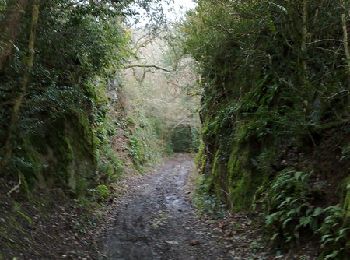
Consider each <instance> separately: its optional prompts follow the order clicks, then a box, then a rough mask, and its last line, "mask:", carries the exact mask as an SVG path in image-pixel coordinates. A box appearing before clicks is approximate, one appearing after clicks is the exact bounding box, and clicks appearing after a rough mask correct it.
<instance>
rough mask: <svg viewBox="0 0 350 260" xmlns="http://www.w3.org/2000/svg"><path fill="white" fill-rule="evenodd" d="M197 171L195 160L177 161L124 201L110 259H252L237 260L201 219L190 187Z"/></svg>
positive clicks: (108, 246) (109, 244)
mask: <svg viewBox="0 0 350 260" xmlns="http://www.w3.org/2000/svg"><path fill="white" fill-rule="evenodd" d="M193 169H194V164H193V159H192V158H191V157H190V156H188V155H177V156H175V157H173V158H171V159H168V160H167V161H166V162H165V163H164V164H163V165H162V166H160V167H158V168H157V169H156V170H155V171H154V173H153V174H152V175H150V176H147V178H144V180H142V181H141V182H140V183H139V185H137V187H134V188H133V189H132V190H130V191H129V192H128V194H127V195H125V196H124V197H122V198H121V199H119V200H118V205H119V206H118V207H116V209H115V212H114V213H113V228H111V229H110V230H109V231H108V235H107V238H106V239H105V243H104V251H105V252H104V254H105V255H106V257H107V258H108V259H120V260H121V259H142V260H147V259H167V260H168V259H181V260H187V259H201V260H202V259H248V258H245V256H243V257H235V256H233V255H232V240H231V239H230V240H231V241H230V242H227V241H226V240H225V239H224V238H223V236H222V233H221V234H220V232H219V230H216V229H215V228H214V229H213V226H212V225H211V224H210V223H209V224H208V222H206V221H203V220H201V219H200V218H199V217H198V216H197V215H196V214H195V211H194V209H193V207H192V206H191V203H190V201H189V199H188V197H189V196H188V193H189V191H188V187H187V182H188V177H189V174H190V173H191V171H193ZM239 239H244V238H242V237H239ZM243 243H245V241H243ZM239 255H242V254H239ZM250 259H254V257H251V258H250ZM259 259H261V258H260V257H259Z"/></svg>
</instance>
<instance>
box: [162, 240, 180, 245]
mask: <svg viewBox="0 0 350 260" xmlns="http://www.w3.org/2000/svg"><path fill="white" fill-rule="evenodd" d="M165 243H167V244H169V245H178V244H179V242H177V241H165Z"/></svg>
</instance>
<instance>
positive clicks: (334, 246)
mask: <svg viewBox="0 0 350 260" xmlns="http://www.w3.org/2000/svg"><path fill="white" fill-rule="evenodd" d="M311 194H312V192H311V190H310V182H309V175H308V174H305V173H303V172H297V171H294V170H291V169H289V170H285V171H283V172H281V173H280V174H279V175H278V176H277V178H276V179H275V180H274V181H273V183H272V184H271V186H270V188H269V189H268V190H267V192H266V198H265V199H266V205H267V216H266V221H265V224H266V228H267V230H268V232H269V235H271V241H272V242H274V243H277V244H279V245H281V246H286V245H290V244H295V243H297V242H299V241H300V239H301V238H304V239H305V238H306V237H307V236H309V237H311V236H317V237H320V247H321V252H322V254H321V257H322V259H346V256H347V255H348V254H349V252H350V244H349V237H350V227H349V221H348V219H347V218H346V214H345V210H344V209H343V208H341V207H339V206H330V207H327V208H320V207H315V206H313V205H312V199H313V198H312V195H311ZM303 236H304V237H303Z"/></svg>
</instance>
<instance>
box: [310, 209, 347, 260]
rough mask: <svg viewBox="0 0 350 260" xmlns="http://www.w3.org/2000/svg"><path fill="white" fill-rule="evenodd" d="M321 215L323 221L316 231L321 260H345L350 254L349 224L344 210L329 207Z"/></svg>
mask: <svg viewBox="0 0 350 260" xmlns="http://www.w3.org/2000/svg"><path fill="white" fill-rule="evenodd" d="M323 214H324V220H323V221H322V225H321V227H320V228H319V230H318V231H317V232H318V233H319V234H320V237H321V249H322V255H321V257H322V259H346V257H347V256H349V254H350V242H349V241H350V223H349V219H347V220H346V215H345V210H344V209H343V208H341V207H339V206H331V207H328V208H326V209H324V212H323ZM344 219H345V221H344Z"/></svg>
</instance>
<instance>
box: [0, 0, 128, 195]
mask: <svg viewBox="0 0 350 260" xmlns="http://www.w3.org/2000/svg"><path fill="white" fill-rule="evenodd" d="M120 13H121V9H120V7H119V8H115V9H113V12H112V10H111V9H110V5H109V4H108V3H101V4H100V5H98V6H90V5H89V4H82V5H80V4H78V5H75V4H72V2H71V1H69V0H64V1H58V0H54V1H41V5H40V14H39V16H40V17H39V24H38V32H37V38H36V39H34V40H35V57H34V58H35V62H34V66H33V71H32V73H31V77H30V82H29V84H28V86H27V89H26V93H25V100H24V101H23V102H22V103H21V104H20V105H21V110H20V112H19V121H18V124H17V125H16V126H15V127H16V136H15V138H14V140H13V141H12V142H11V147H13V148H12V150H13V154H12V156H11V159H10V162H9V163H8V165H7V169H6V171H4V172H5V173H6V172H8V173H11V174H13V175H17V174H18V175H23V176H24V177H25V182H26V183H28V184H29V186H30V187H31V188H32V187H33V184H35V183H36V184H37V183H40V186H42V187H45V188H49V187H47V186H49V185H54V186H56V187H62V188H64V189H67V190H70V191H73V193H74V194H76V195H78V196H79V195H84V194H86V190H87V189H88V188H91V187H93V186H95V185H96V183H98V182H99V180H103V181H105V182H109V181H113V180H115V179H116V178H117V177H118V176H119V175H120V173H121V171H122V170H121V168H122V165H121V163H120V161H119V160H118V159H117V157H116V155H115V154H114V151H112V149H111V145H110V140H109V139H110V137H111V136H112V135H113V131H114V128H113V124H112V122H111V121H112V120H111V118H110V117H108V113H107V111H108V110H109V100H108V98H107V93H106V92H107V88H108V87H110V85H111V83H110V81H111V80H110V79H111V78H113V77H114V75H115V74H116V72H117V70H118V69H119V68H120V66H121V63H122V62H123V61H124V59H125V58H127V56H128V50H127V47H126V45H127V43H128V40H129V36H128V34H127V33H126V32H125V31H124V29H123V28H122V25H121V21H120V17H119V15H120ZM30 20H31V17H30V12H27V13H26V14H25V16H24V18H23V19H22V24H21V31H20V32H19V34H18V39H16V43H15V47H16V48H15V49H14V52H13V55H12V57H11V59H9V60H8V61H7V63H6V64H5V65H6V66H5V68H4V69H3V71H1V72H0V81H1V86H0V104H1V105H0V106H1V112H0V126H1V130H0V143H1V144H3V143H4V142H5V141H6V140H7V139H8V135H9V131H10V128H9V125H8V124H7V122H9V119H10V116H11V113H12V110H13V105H12V101H13V100H15V99H16V98H17V97H18V96H19V95H20V93H21V91H22V90H21V89H19V87H18V86H20V85H21V84H20V79H21V77H22V75H23V73H24V67H23V66H24V57H25V55H26V53H27V46H28V33H27V30H28V29H29V26H30ZM3 103H5V105H2V104H3ZM5 153H6V151H5V150H4V149H0V159H1V158H2V156H4V154H5ZM96 169H97V172H98V173H99V174H100V175H98V176H96V175H95V173H96Z"/></svg>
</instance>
